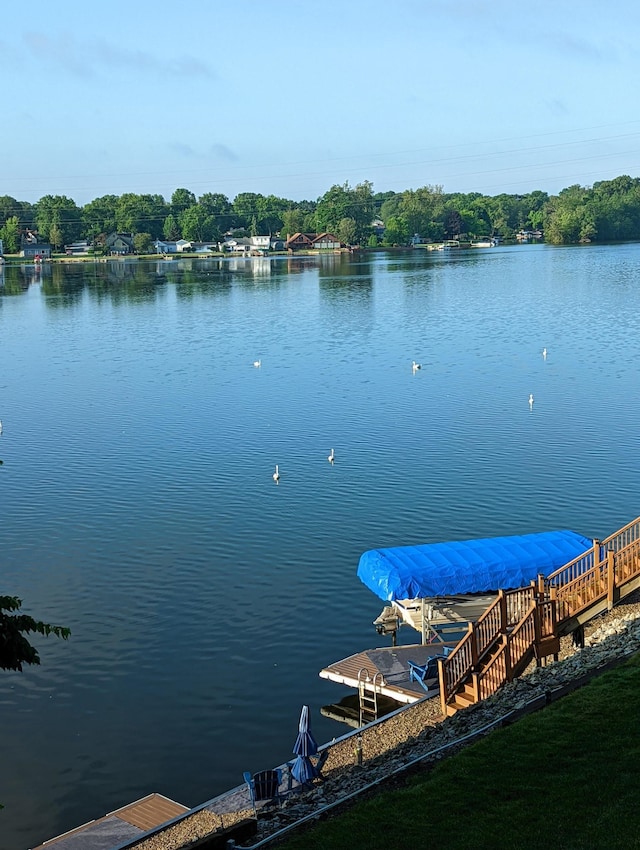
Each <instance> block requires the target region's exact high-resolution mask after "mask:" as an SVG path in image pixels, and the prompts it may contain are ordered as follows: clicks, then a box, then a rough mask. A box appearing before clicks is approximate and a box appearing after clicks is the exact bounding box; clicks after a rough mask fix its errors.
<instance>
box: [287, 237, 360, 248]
mask: <svg viewBox="0 0 640 850" xmlns="http://www.w3.org/2000/svg"><path fill="white" fill-rule="evenodd" d="M344 247H345V246H344V244H343V243H342V242H341V241H340V240H339V239H338V237H337V236H334V234H333V233H294V234H293V236H288V237H287V241H286V242H285V248H286V249H287V251H299V250H301V249H302V250H306V251H310V250H315V249H317V250H320V251H337V250H339V249H340V248H344Z"/></svg>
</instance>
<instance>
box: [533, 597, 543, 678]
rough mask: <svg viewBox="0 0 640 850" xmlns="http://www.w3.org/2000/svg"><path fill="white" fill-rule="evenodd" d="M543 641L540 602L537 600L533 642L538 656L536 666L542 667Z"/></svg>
mask: <svg viewBox="0 0 640 850" xmlns="http://www.w3.org/2000/svg"><path fill="white" fill-rule="evenodd" d="M541 641H542V630H541V627H540V603H539V602H536V607H535V608H534V609H533V642H534V654H535V657H536V667H540V643H541Z"/></svg>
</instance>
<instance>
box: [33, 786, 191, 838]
mask: <svg viewBox="0 0 640 850" xmlns="http://www.w3.org/2000/svg"><path fill="white" fill-rule="evenodd" d="M188 811H189V808H188V807H187V806H183V805H182V804H181V803H176V802H175V801H174V800H170V799H169V798H168V797H163V795H162V794H148V795H147V796H146V797H142V798H141V799H140V800H136V801H135V802H134V803H129V805H127V806H123V807H122V808H121V809H116V810H115V811H113V812H110V813H109V814H108V815H104V817H101V818H98V819H97V820H92V821H89V822H88V823H85V824H83V825H82V826H78V827H76V828H75V829H72V830H70V831H69V832H65V833H63V834H62V835H58V836H57V837H56V838H50V839H49V840H48V841H45V842H43V843H42V844H38V846H37V847H34V848H33V850H48V848H52V849H53V850H111V848H113V847H117V846H119V845H121V844H124V843H125V842H127V841H131V840H134V839H136V838H140V837H141V836H142V835H144V834H145V833H146V832H149V831H150V830H152V829H155V828H156V827H158V826H160V825H161V824H164V823H168V822H169V821H172V820H173V819H174V818H177V817H178V816H179V815H183V814H184V813H185V812H188Z"/></svg>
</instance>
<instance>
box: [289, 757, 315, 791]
mask: <svg viewBox="0 0 640 850" xmlns="http://www.w3.org/2000/svg"><path fill="white" fill-rule="evenodd" d="M291 775H292V776H293V778H294V779H296V780H297V781H298V782H299V783H300V784H301V785H305V784H306V783H307V782H311V780H312V779H315V778H316V776H318V771H317V769H316V766H315V765H314V763H313V762H312V761H311V759H310V758H309V756H297V758H296V760H295V761H294V763H293V766H292V768H291Z"/></svg>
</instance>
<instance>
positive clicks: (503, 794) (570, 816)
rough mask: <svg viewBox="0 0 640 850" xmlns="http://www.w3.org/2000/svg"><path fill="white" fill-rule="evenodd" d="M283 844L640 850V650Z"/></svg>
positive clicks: (292, 849)
mask: <svg viewBox="0 0 640 850" xmlns="http://www.w3.org/2000/svg"><path fill="white" fill-rule="evenodd" d="M279 847H280V848H283V849H284V850H303V848H304V850H321V848H322V850H330V848H336V850H337V848H348V850H383V848H384V850H387V848H388V850H404V848H407V850H416V848H422V847H424V848H430V850H458V848H459V850H476V848H496V850H500V848H505V850H511V848H512V849H513V850H539V848H545V850H546V848H549V850H595V848H611V850H613V848H634V847H638V848H640V655H636V656H635V657H634V658H633V659H631V660H630V661H628V662H627V663H625V664H624V665H623V666H621V667H618V668H616V669H614V670H611V671H609V672H607V673H604V674H602V675H601V676H599V677H598V678H596V679H594V680H593V681H592V682H591V683H589V684H588V685H586V686H584V687H583V688H581V689H579V690H577V691H575V692H574V693H573V694H570V695H569V696H566V697H564V698H563V699H562V700H559V701H558V702H557V703H554V704H553V705H550V706H548V707H547V708H545V709H544V710H542V711H539V712H537V713H536V714H533V715H530V716H528V717H526V718H524V719H522V720H520V721H518V722H517V723H515V724H514V725H512V726H509V727H507V728H505V729H500V730H497V731H496V732H494V733H492V734H491V735H489V736H488V737H487V738H485V739H483V740H481V741H479V742H478V743H476V744H473V745H472V746H470V747H468V748H466V749H465V750H463V751H462V752H460V753H459V754H458V755H456V756H452V757H451V758H449V759H446V760H445V761H443V762H441V763H440V764H439V765H437V766H436V767H435V768H433V769H432V770H430V771H426V770H425V772H424V773H422V774H420V775H418V776H415V775H414V777H413V778H412V779H410V780H408V781H407V784H406V786H405V787H403V788H402V789H401V790H395V791H388V792H384V793H381V794H379V795H377V796H375V797H372V798H370V799H368V800H366V801H363V802H361V803H358V804H357V805H355V806H354V807H353V808H351V809H350V810H349V811H347V812H345V813H343V814H341V815H336V816H334V817H331V818H329V819H327V820H326V821H323V822H321V823H319V824H318V825H317V826H315V827H314V828H312V829H310V830H307V831H305V832H303V833H300V834H299V835H297V836H292V837H291V838H290V839H289V840H288V841H286V842H283V843H282V844H280V845H279Z"/></svg>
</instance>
